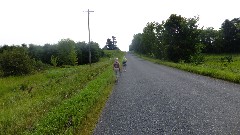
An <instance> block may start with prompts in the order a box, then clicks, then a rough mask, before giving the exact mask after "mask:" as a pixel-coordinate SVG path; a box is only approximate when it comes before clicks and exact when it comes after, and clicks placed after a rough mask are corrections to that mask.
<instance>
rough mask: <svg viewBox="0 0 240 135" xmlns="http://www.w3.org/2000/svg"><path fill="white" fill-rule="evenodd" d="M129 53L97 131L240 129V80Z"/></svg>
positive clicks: (124, 134) (137, 133) (101, 134)
mask: <svg viewBox="0 0 240 135" xmlns="http://www.w3.org/2000/svg"><path fill="white" fill-rule="evenodd" d="M127 59H128V67H127V72H124V73H123V74H122V76H121V78H120V80H119V84H118V85H116V87H115V88H114V90H113V93H112V95H111V96H110V98H109V100H108V102H107V104H106V107H105V108H104V110H103V113H102V116H101V118H100V120H99V122H98V124H97V126H96V128H95V131H94V134H95V135H117V134H120V135H141V134H142V135H147V134H149V135H152V134H153V135H154V134H184V135H185V134H240V85H237V84H233V83H229V82H225V81H221V80H217V79H212V78H209V77H204V76H200V75H195V74H191V73H188V72H184V71H180V70H177V69H174V68H169V67H165V66H162V65H157V64H154V63H151V62H148V61H145V60H142V59H139V58H137V57H136V56H134V55H131V54H127Z"/></svg>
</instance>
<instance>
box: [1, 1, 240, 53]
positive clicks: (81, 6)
mask: <svg viewBox="0 0 240 135" xmlns="http://www.w3.org/2000/svg"><path fill="white" fill-rule="evenodd" d="M239 5H240V1H239V0H0V18H1V19H0V45H4V44H7V45H12V44H15V45H17V44H22V43H25V44H30V43H32V44H36V45H44V44H46V43H50V44H54V43H57V42H58V41H59V40H61V39H65V38H70V39H72V40H74V41H75V42H78V41H86V42H88V28H87V13H86V12H83V11H87V9H90V10H93V11H94V12H93V13H90V29H91V41H94V42H97V43H99V45H100V47H101V48H102V47H104V46H105V44H106V41H107V38H111V37H112V36H115V37H116V39H117V42H118V43H117V45H118V47H119V48H120V49H121V50H124V51H126V50H128V46H129V45H130V44H131V41H132V39H133V35H134V34H137V33H141V32H142V31H143V28H144V27H145V26H146V24H147V22H153V21H156V22H162V21H163V20H164V21H165V20H167V19H168V18H169V16H170V15H171V14H177V15H182V16H183V17H186V18H190V17H194V16H199V17H200V20H199V22H198V24H199V26H200V27H202V26H204V27H214V28H215V29H219V28H220V27H221V24H222V23H223V21H224V20H225V19H230V20H231V19H233V18H236V17H240V12H239V8H240V7H239Z"/></svg>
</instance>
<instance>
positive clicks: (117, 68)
mask: <svg viewBox="0 0 240 135" xmlns="http://www.w3.org/2000/svg"><path fill="white" fill-rule="evenodd" d="M113 70H114V72H115V75H116V83H117V82H118V77H119V75H120V63H119V62H118V58H116V59H115V61H114V63H113Z"/></svg>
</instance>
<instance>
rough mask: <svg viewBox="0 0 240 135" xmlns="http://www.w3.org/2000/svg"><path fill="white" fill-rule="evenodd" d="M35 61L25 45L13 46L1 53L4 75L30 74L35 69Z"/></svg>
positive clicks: (0, 58)
mask: <svg viewBox="0 0 240 135" xmlns="http://www.w3.org/2000/svg"><path fill="white" fill-rule="evenodd" d="M34 63H35V61H34V60H33V59H31V58H30V57H29V56H28V52H27V50H26V49H25V48H23V47H12V48H10V49H6V50H3V52H2V53H1V54H0V64H1V65H0V69H1V70H2V72H3V75H4V76H10V75H26V74H30V73H32V72H33V71H34Z"/></svg>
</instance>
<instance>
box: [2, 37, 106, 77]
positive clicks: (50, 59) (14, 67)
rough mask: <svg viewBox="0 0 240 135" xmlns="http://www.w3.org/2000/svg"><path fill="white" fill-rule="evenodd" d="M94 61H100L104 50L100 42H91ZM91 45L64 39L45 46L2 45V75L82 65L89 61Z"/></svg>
mask: <svg viewBox="0 0 240 135" xmlns="http://www.w3.org/2000/svg"><path fill="white" fill-rule="evenodd" d="M90 49H91V54H92V55H91V57H92V63H94V62H98V61H99V59H100V57H102V56H103V50H102V49H100V48H99V45H98V43H95V42H91V43H90ZM88 60H89V45H88V44H86V43H85V42H77V43H75V42H74V41H73V40H71V39H62V40H60V41H59V42H58V43H57V44H53V45H50V44H45V45H44V46H40V45H34V44H29V47H27V45H25V44H23V45H22V46H8V45H4V46H2V47H0V76H9V75H24V74H29V73H32V72H34V71H36V70H42V69H44V67H46V65H53V66H63V65H81V64H88V63H89V61H88Z"/></svg>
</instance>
